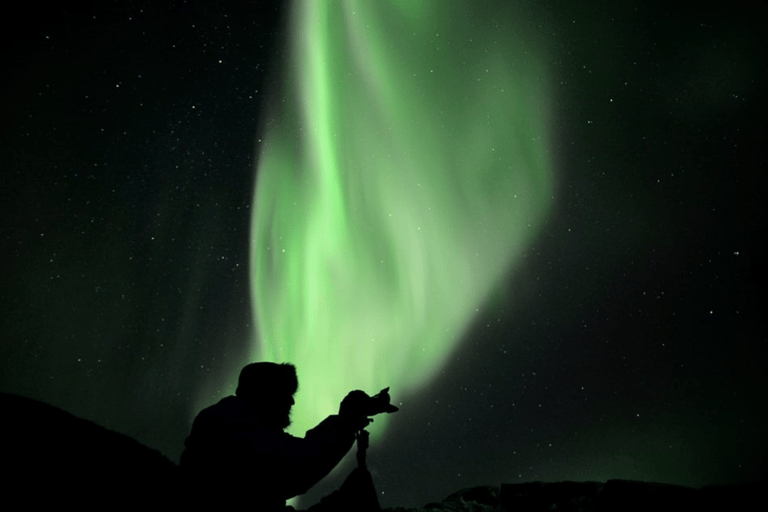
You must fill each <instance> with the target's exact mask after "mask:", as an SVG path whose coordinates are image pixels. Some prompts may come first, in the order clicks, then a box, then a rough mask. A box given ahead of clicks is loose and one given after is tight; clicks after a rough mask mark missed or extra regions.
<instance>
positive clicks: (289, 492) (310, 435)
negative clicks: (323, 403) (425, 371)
mask: <svg viewBox="0 0 768 512" xmlns="http://www.w3.org/2000/svg"><path fill="white" fill-rule="evenodd" d="M297 389H298V379H297V377H296V368H295V367H294V366H293V365H290V364H285V363H284V364H275V363H253V364H249V365H247V366H245V367H244V368H243V369H242V371H241V372H240V378H239V380H238V386H237V390H236V392H235V396H228V397H226V398H224V399H222V400H221V401H219V403H217V404H216V405H212V406H211V407H208V408H206V409H203V410H202V411H201V412H200V414H198V415H197V417H196V418H195V421H194V423H193V424H192V432H191V433H190V435H189V437H188V438H187V440H186V441H185V443H184V445H185V447H186V448H185V450H184V452H183V453H182V454H181V470H182V474H183V477H184V478H185V481H186V482H187V494H188V497H189V498H190V499H191V502H192V503H196V504H205V505H217V506H218V505H225V504H226V505H243V506H247V507H248V508H250V509H254V510H263V511H270V512H271V511H277V510H283V509H284V508H285V500H287V499H290V498H293V497H294V496H298V495H300V494H303V493H305V492H306V491H307V490H309V488H310V487H312V486H313V485H315V484H316V483H317V482H319V481H320V480H321V479H322V478H323V477H325V476H326V475H327V474H328V473H329V472H330V471H331V470H332V469H333V468H334V467H335V466H336V465H337V464H338V463H339V461H341V459H342V458H343V457H344V455H346V454H347V452H348V451H349V449H350V448H351V447H352V444H353V442H354V440H355V438H356V436H360V437H361V442H360V444H361V445H362V450H363V453H362V455H361V454H358V460H359V461H360V466H359V467H358V468H356V469H355V470H354V471H353V472H352V473H351V474H350V476H349V477H348V478H347V480H346V481H345V482H344V484H343V485H342V487H341V489H339V490H338V491H336V492H334V493H332V494H331V495H330V496H328V497H326V498H324V499H323V500H322V501H321V502H320V503H319V504H317V505H315V506H313V507H311V510H318V511H320V510H356V511H359V512H363V511H368V510H380V508H379V504H378V499H377V496H376V492H375V489H374V487H373V480H372V479H371V475H370V473H369V472H368V470H367V469H365V467H364V450H365V447H366V446H367V434H368V433H367V432H366V431H364V430H362V429H363V428H365V427H366V426H367V425H368V424H369V423H370V422H371V421H372V420H370V419H369V418H368V416H372V415H374V414H378V413H380V412H394V411H396V410H397V408H396V407H394V406H391V405H389V395H388V394H386V390H383V391H382V393H380V394H379V395H377V396H376V397H369V396H368V395H366V394H365V393H364V392H362V391H353V392H351V393H349V394H348V395H347V397H346V398H345V399H344V400H343V401H342V403H341V406H340V409H339V414H338V415H332V416H329V417H328V418H326V419H325V420H323V421H322V422H321V423H320V424H319V425H318V426H317V427H315V428H313V429H312V430H309V431H308V432H307V433H306V436H305V437H304V438H298V437H294V436H292V435H290V434H288V433H286V432H285V431H284V429H285V428H286V427H288V426H289V425H290V423H291V421H290V413H291V407H292V406H293V404H294V403H295V402H294V399H293V395H294V394H295V393H296V390H297Z"/></svg>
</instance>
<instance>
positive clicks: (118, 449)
mask: <svg viewBox="0 0 768 512" xmlns="http://www.w3.org/2000/svg"><path fill="white" fill-rule="evenodd" d="M0 410H2V420H1V421H0V436H1V437H0V438H1V439H2V447H1V448H0V454H1V457H0V460H1V461H2V469H3V473H4V475H5V476H4V477H3V496H4V501H3V502H2V503H0V506H3V505H6V506H4V507H3V508H4V509H8V506H7V505H8V504H13V505H15V508H19V503H23V507H22V508H24V509H37V508H40V507H39V506H40V505H48V506H51V507H54V506H55V507H57V508H61V507H63V506H64V505H70V506H72V505H74V506H75V507H76V508H77V509H78V510H96V509H98V510H124V509H128V508H135V507H138V506H141V507H142V508H146V507H151V508H155V507H159V506H172V507H173V508H174V509H175V508H180V507H179V504H180V502H183V499H182V495H181V494H180V493H179V489H180V487H179V482H178V477H179V475H178V467H177V466H176V465H175V464H174V463H173V462H171V461H170V460H169V459H168V458H166V457H165V456H163V455H162V454H161V453H160V452H158V451H156V450H153V449H151V448H148V447H146V446H144V445H143V444H141V443H139V442H138V441H136V440H134V439H132V438H130V437H128V436H126V435H123V434H119V433H117V432H113V431H111V430H108V429H106V428H104V427H100V426H99V425H96V424H95V423H93V422H91V421H87V420H83V419H81V418H77V417H75V416H73V415H72V414H69V413H68V412H65V411H63V410H61V409H58V408H56V407H52V406H50V405H47V404H44V403H42V402H38V401H36V400H31V399H29V398H24V397H20V396H17V395H10V394H7V393H0ZM765 484H766V482H760V483H754V484H740V485H718V486H708V487H704V488H701V489H693V488H690V487H683V486H679V485H670V484H660V483H649V482H637V481H629V480H609V481H608V482H606V483H599V482H554V483H545V482H528V483H520V484H502V485H501V486H481V487H473V488H469V489H464V490H461V491H458V492H455V493H453V494H451V495H450V496H448V497H447V498H445V499H444V500H443V501H441V502H438V503H429V504H426V505H424V506H423V507H416V508H403V507H393V508H388V509H385V510H386V511H388V512H540V511H541V512H543V511H552V510H557V511H561V512H609V511H610V512H640V511H642V512H649V511H653V512H666V511H679V510H685V511H696V512H698V511H703V510H717V511H721V510H723V511H725V510H753V509H754V510H758V509H760V508H764V506H761V505H759V504H760V503H761V502H762V501H763V494H764V492H763V489H764V488H765ZM249 508H252V509H254V510H258V503H255V502H254V503H250V504H249ZM340 512H343V511H340Z"/></svg>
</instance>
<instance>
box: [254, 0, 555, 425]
mask: <svg viewBox="0 0 768 512" xmlns="http://www.w3.org/2000/svg"><path fill="white" fill-rule="evenodd" d="M475 4H483V6H482V7H478V6H477V5H475ZM503 6H504V3H501V5H499V6H488V5H486V4H484V3H483V2H465V1H461V2H449V1H443V0H440V1H439V2H438V1H435V2H405V1H401V2H383V1H382V2H379V1H353V0H349V1H344V2H342V1H339V2H330V1H329V2H322V1H316V0H305V1H303V2H298V3H297V4H296V5H295V6H294V10H293V11H292V17H291V21H290V23H291V28H290V30H291V32H290V33H291V38H290V44H291V46H290V50H289V53H288V64H287V66H288V67H287V70H286V74H285V84H284V85H285V88H286V89H285V90H284V91H283V93H284V96H282V97H281V99H282V100H284V101H283V102H282V103H279V104H280V110H279V111H277V112H274V111H273V112H272V114H273V117H272V121H271V122H270V123H268V125H267V126H266V133H265V135H264V138H263V143H262V146H261V150H260V161H259V162H258V171H257V172H258V179H257V184H256V191H255V208H254V216H253V224H252V256H251V257H252V259H251V264H252V269H251V271H252V294H253V303H254V311H255V316H256V318H257V330H258V334H259V339H258V341H257V342H256V343H254V346H253V360H269V361H279V362H282V361H288V362H292V363H294V364H295V365H296V366H297V369H298V372H299V381H300V390H299V395H298V396H297V404H296V407H295V408H294V415H293V420H294V425H293V426H292V428H291V431H292V432H294V433H297V434H299V435H303V432H304V431H305V430H307V429H308V428H311V427H312V426H314V425H315V424H316V423H317V422H318V421H319V420H321V419H322V418H323V417H324V416H325V415H328V414H333V413H335V412H336V411H337V409H338V404H339V402H340V401H341V399H342V398H343V397H344V395H345V394H346V393H347V392H348V391H350V390H351V389H364V390H366V391H368V392H371V393H372V392H376V391H378V390H379V389H381V388H383V387H385V386H392V394H393V400H394V402H395V403H397V402H398V401H399V400H400V399H402V398H403V396H404V395H406V394H409V393H414V392H417V391H418V389H419V388H420V386H423V385H424V384H426V383H427V382H428V381H429V380H430V379H431V378H432V377H434V376H435V374H436V373H437V372H439V371H440V368H441V367H442V366H443V364H444V363H445V362H446V360H447V359H448V358H449V357H450V355H451V353H452V351H453V349H454V348H455V347H456V345H457V343H458V342H459V341H460V339H461V336H462V334H463V331H464V330H465V329H466V328H467V326H468V325H469V323H470V322H471V321H472V319H473V317H474V315H475V314H476V313H477V311H478V310H479V309H480V308H482V307H483V305H484V303H485V301H486V300H487V299H488V296H489V294H490V292H491V291H492V289H493V287H494V286H495V285H497V284H498V283H499V282H500V281H501V280H502V279H504V277H505V276H506V275H507V274H508V272H509V271H510V269H511V268H512V267H513V265H514V263H515V261H516V259H517V258H519V257H520V255H521V254H522V252H523V250H524V248H525V246H526V243H527V242H528V241H529V240H530V239H531V237H532V236H533V235H534V234H536V230H537V228H538V227H539V226H540V225H541V222H542V220H543V218H544V216H545V213H546V211H547V209H548V206H549V205H550V203H551V199H552V188H553V187H552V182H553V177H552V171H551V165H550V162H549V161H548V154H547V133H546V132H547V130H546V128H547V115H548V111H547V109H546V107H545V101H546V96H547V94H546V92H547V91H546V83H547V77H546V72H545V70H544V69H542V66H541V62H540V60H539V58H538V57H536V53H535V48H532V47H531V45H530V41H524V39H525V38H524V37H522V35H521V34H522V32H520V31H519V30H516V29H515V26H514V24H512V23H511V20H513V19H514V17H513V16H511V15H504V14H500V10H499V9H500V8H501V7H503ZM478 9H480V10H478ZM491 11H492V12H491ZM507 14H509V13H507ZM403 411H406V408H405V407H404V408H403ZM400 414H405V412H401V413H400ZM384 423H385V419H384V418H382V419H377V421H376V423H374V424H373V425H372V427H373V433H374V434H376V433H377V432H379V433H380V432H381V427H382V425H383V424H384Z"/></svg>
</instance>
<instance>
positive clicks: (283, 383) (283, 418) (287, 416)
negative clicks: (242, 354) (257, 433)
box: [235, 363, 299, 429]
mask: <svg viewBox="0 0 768 512" xmlns="http://www.w3.org/2000/svg"><path fill="white" fill-rule="evenodd" d="M298 389H299V380H298V378H297V377H296V367H295V366H293V365H292V364H289V363H282V364H277V363H251V364H249V365H246V366H245V367H243V369H242V370H240V378H239V379H238V381H237V390H236V391H235V394H236V395H237V396H238V397H240V398H242V399H244V400H245V401H247V402H248V403H249V404H251V405H252V406H253V407H254V408H255V409H256V412H257V414H258V415H259V417H261V419H262V420H263V421H265V422H266V423H268V424H270V425H273V426H277V427H279V428H281V429H284V428H286V427H288V426H289V425H290V424H291V406H293V404H294V403H295V402H294V400H293V395H294V394H295V393H296V391H297V390H298Z"/></svg>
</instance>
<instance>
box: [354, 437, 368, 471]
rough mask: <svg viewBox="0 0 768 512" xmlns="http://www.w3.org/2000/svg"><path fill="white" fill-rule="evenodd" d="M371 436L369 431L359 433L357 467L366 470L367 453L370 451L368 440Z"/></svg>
mask: <svg viewBox="0 0 768 512" xmlns="http://www.w3.org/2000/svg"><path fill="white" fill-rule="evenodd" d="M369 436H370V434H369V433H368V431H367V430H361V431H359V432H358V433H357V467H359V468H360V469H366V468H365V452H366V450H368V438H369Z"/></svg>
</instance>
